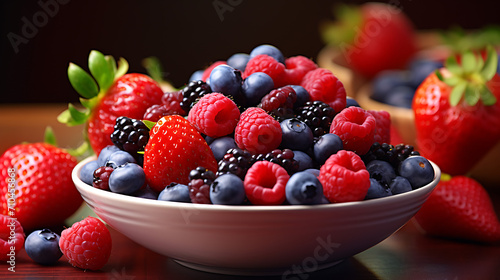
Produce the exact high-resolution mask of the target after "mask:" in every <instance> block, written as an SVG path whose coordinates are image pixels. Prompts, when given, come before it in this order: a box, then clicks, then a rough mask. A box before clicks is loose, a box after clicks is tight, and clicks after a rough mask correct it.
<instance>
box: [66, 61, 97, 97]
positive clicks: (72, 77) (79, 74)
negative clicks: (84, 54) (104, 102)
mask: <svg viewBox="0 0 500 280" xmlns="http://www.w3.org/2000/svg"><path fill="white" fill-rule="evenodd" d="M68 78H69V82H70V83H71V86H73V88H74V89H75V90H76V91H77V92H78V93H79V94H80V95H81V96H83V97H85V98H92V97H94V96H97V94H98V93H99V88H98V87H97V84H96V82H95V81H94V79H93V78H92V77H91V76H90V75H89V74H88V73H87V72H85V70H83V69H82V68H81V67H80V66H78V65H76V64H74V63H70V64H69V67H68Z"/></svg>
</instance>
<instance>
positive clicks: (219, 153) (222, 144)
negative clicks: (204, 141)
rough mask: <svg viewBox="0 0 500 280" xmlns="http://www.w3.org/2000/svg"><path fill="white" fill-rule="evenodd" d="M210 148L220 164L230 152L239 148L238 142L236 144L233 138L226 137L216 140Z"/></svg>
mask: <svg viewBox="0 0 500 280" xmlns="http://www.w3.org/2000/svg"><path fill="white" fill-rule="evenodd" d="M209 147H210V150H212V152H213V153H214V157H215V159H216V160H217V162H218V161H220V160H221V159H222V158H223V157H224V155H225V154H226V153H227V151H228V150H230V149H234V148H237V147H238V146H237V145H236V142H234V138H233V137H230V136H225V137H220V138H216V139H214V141H212V143H210V145H209Z"/></svg>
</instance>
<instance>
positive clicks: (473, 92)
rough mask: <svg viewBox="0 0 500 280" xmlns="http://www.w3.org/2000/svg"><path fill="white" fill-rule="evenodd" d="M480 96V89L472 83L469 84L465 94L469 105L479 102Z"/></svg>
mask: <svg viewBox="0 0 500 280" xmlns="http://www.w3.org/2000/svg"><path fill="white" fill-rule="evenodd" d="M480 97H481V95H480V93H479V89H478V88H477V87H475V86H474V85H472V84H467V86H466V87H465V94H464V98H465V102H467V104H468V105H469V106H474V105H476V104H477V102H478V101H479V98H480Z"/></svg>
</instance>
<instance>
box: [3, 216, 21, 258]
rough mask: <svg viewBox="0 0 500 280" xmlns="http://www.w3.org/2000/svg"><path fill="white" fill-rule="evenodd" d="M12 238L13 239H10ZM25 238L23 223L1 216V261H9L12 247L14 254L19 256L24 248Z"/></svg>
mask: <svg viewBox="0 0 500 280" xmlns="http://www.w3.org/2000/svg"><path fill="white" fill-rule="evenodd" d="M11 225H13V226H11ZM12 230H13V232H14V233H12ZM11 236H13V238H10V237H11ZM24 238H25V235H24V230H23V227H22V226H21V223H19V221H18V220H17V219H13V218H12V217H10V216H7V215H2V214H0V261H8V260H9V258H10V256H9V255H8V254H11V251H12V247H14V254H17V252H19V251H20V250H21V249H22V248H23V247H24Z"/></svg>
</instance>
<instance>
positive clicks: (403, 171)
mask: <svg viewBox="0 0 500 280" xmlns="http://www.w3.org/2000/svg"><path fill="white" fill-rule="evenodd" d="M398 171H399V175H401V176H403V177H405V178H406V179H407V180H408V181H409V182H410V184H411V187H412V188H413V189H418V188H420V187H423V186H425V185H427V184H429V183H430V182H432V180H434V168H433V167H432V165H431V163H430V162H429V160H427V159H426V158H424V157H422V156H410V157H408V158H407V159H405V160H404V161H402V162H401V163H400V164H399V169H398Z"/></svg>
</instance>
